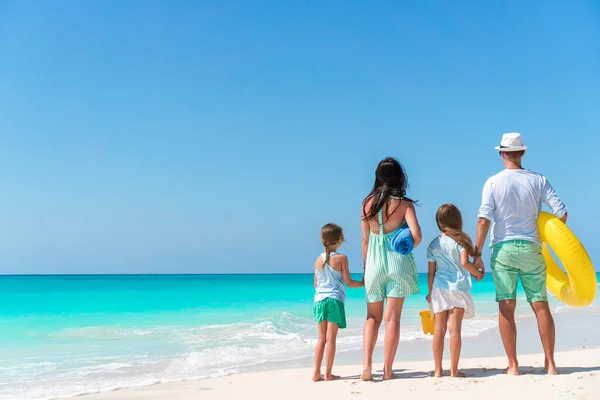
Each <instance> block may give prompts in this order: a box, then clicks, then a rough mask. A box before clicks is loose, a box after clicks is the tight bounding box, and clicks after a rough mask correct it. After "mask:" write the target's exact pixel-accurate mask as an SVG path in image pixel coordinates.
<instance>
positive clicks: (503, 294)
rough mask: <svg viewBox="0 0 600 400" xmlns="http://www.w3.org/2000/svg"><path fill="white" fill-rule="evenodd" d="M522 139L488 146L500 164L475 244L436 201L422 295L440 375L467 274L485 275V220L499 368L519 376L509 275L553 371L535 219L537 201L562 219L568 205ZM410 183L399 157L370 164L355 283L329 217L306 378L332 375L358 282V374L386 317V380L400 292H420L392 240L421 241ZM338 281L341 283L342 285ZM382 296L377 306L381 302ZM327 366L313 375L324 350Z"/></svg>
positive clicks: (486, 191)
mask: <svg viewBox="0 0 600 400" xmlns="http://www.w3.org/2000/svg"><path fill="white" fill-rule="evenodd" d="M526 149H527V147H526V146H524V145H523V142H522V138H521V135H520V134H518V133H507V134H505V135H504V136H503V137H502V141H501V144H500V146H498V147H496V150H497V151H499V153H500V157H501V158H502V161H503V163H504V167H505V169H504V170H503V171H502V172H500V173H498V174H496V175H494V176H492V177H491V178H489V179H488V180H487V182H486V183H485V185H484V187H483V195H482V202H481V207H480V208H479V220H478V223H477V231H476V232H477V233H476V239H475V243H474V244H473V242H472V241H471V238H470V237H469V235H467V234H466V233H464V231H463V226H462V216H461V213H460V211H459V210H458V208H457V207H455V206H454V205H452V204H444V205H442V206H441V207H440V208H439V209H438V211H437V214H436V221H437V225H438V227H439V229H440V232H441V233H440V235H439V236H438V237H436V238H435V239H434V240H433V241H432V242H431V244H430V245H429V247H428V249H427V260H428V263H429V274H428V286H429V293H428V295H427V301H428V302H429V303H430V309H431V310H432V311H433V313H434V318H435V332H434V339H433V355H434V362H435V376H437V377H441V376H442V374H443V369H442V354H443V350H444V338H445V336H446V333H447V331H449V332H450V354H451V369H450V374H451V376H453V377H461V376H463V374H462V373H461V372H460V371H459V369H458V361H459V356H460V351H461V344H462V340H461V325H462V320H463V318H472V317H473V316H474V315H475V307H474V304H473V299H472V298H471V293H470V291H471V276H473V277H474V278H475V279H476V280H477V281H479V280H481V279H482V278H483V276H484V275H485V272H486V271H485V266H484V263H483V260H482V259H481V249H482V248H483V246H484V243H485V241H486V238H487V235H488V232H489V230H490V226H491V229H492V232H491V261H490V267H491V270H492V276H493V279H494V284H495V287H496V301H497V302H498V308H499V317H498V319H499V329H500V335H501V337H502V342H503V344H504V349H505V351H506V355H507V357H508V369H507V373H508V374H512V375H517V374H518V373H519V369H518V367H519V365H518V360H517V350H516V346H517V343H516V342H517V329H516V325H515V306H516V289H517V280H518V279H519V278H520V280H521V284H522V286H523V289H524V291H525V294H526V296H527V301H528V302H529V303H530V304H531V308H532V309H533V311H534V313H535V316H536V317H537V322H538V326H539V332H540V337H541V341H542V345H543V348H544V353H545V370H546V372H547V373H548V374H556V366H555V363H554V332H555V330H554V320H553V318H552V314H551V313H550V308H549V307H548V298H547V294H546V264H545V262H544V258H543V256H542V247H541V246H542V242H541V240H540V234H539V232H538V228H537V220H538V216H539V213H540V211H541V209H542V203H545V204H546V205H548V206H549V207H550V208H551V209H552V212H553V213H554V215H555V216H557V217H558V218H560V219H561V220H562V221H563V222H566V220H567V209H566V207H565V205H564V204H563V202H562V201H561V200H560V199H559V197H558V196H557V194H556V192H555V191H554V189H553V188H552V186H551V185H550V182H549V181H548V180H547V179H546V177H545V176H543V175H540V174H538V173H535V172H532V171H529V170H526V169H524V168H523V167H522V163H521V162H522V159H523V156H524V154H525V150H526ZM407 186H408V183H407V179H406V174H405V173H404V170H403V169H402V166H401V165H400V163H399V162H398V161H397V160H395V159H393V158H386V159H384V160H383V161H381V162H380V163H379V165H378V166H377V170H376V171H375V184H374V185H373V190H372V191H371V193H369V195H368V196H367V197H366V198H365V200H364V201H363V206H362V218H361V220H362V237H363V240H362V255H363V261H364V265H365V271H364V275H363V280H362V281H355V280H352V278H351V277H350V272H349V269H348V259H347V258H346V256H344V255H343V254H340V253H337V250H338V249H339V247H340V246H341V245H342V243H343V241H344V234H343V231H342V228H340V227H339V226H337V225H335V224H327V225H325V226H324V227H323V228H322V229H321V241H322V243H323V246H324V250H325V251H324V252H323V253H322V254H321V255H319V257H318V258H317V260H316V261H315V266H314V270H315V282H314V284H315V290H316V294H315V303H314V306H313V312H314V316H315V320H316V322H317V324H318V329H319V339H318V342H317V346H316V350H315V370H314V376H313V380H314V381H319V380H322V379H325V380H335V379H338V378H339V377H337V376H335V375H333V374H332V367H333V360H334V357H335V350H336V337H337V333H338V329H340V328H342V329H343V328H345V327H346V316H345V311H344V302H345V300H346V291H345V285H347V286H348V287H351V288H358V287H362V286H364V287H365V291H366V298H367V320H366V322H365V327H364V338H363V343H364V363H363V372H362V375H361V379H363V380H371V379H372V365H373V351H374V349H375V344H376V343H377V336H378V333H379V327H380V325H381V323H382V322H384V323H385V338H384V366H383V378H384V379H392V378H394V374H393V368H392V366H393V362H394V358H395V356H396V350H397V348H398V342H399V340H400V316H401V314H402V307H403V305H404V299H405V298H406V297H408V296H411V295H414V294H418V293H419V285H418V274H417V269H416V265H415V261H414V258H413V255H412V253H409V254H406V255H404V254H401V253H399V252H397V251H396V250H395V249H394V246H393V245H392V240H393V239H394V237H395V235H396V234H397V233H398V231H399V230H401V229H406V227H408V229H409V230H410V234H411V235H412V239H413V246H414V248H416V247H417V246H418V245H419V243H420V242H421V240H422V238H421V228H420V227H419V222H418V220H417V215H416V212H415V202H414V201H413V200H411V199H410V198H408V197H406V189H407ZM344 284H345V285H344ZM384 302H385V305H384ZM324 356H325V358H326V368H325V374H321V364H322V362H323V357H324Z"/></svg>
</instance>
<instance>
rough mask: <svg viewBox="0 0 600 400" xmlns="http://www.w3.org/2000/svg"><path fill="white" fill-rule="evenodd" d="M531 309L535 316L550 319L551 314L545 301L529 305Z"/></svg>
mask: <svg viewBox="0 0 600 400" xmlns="http://www.w3.org/2000/svg"><path fill="white" fill-rule="evenodd" d="M531 309H532V310H533V312H534V313H535V315H537V316H546V317H549V318H552V313H551V312H550V305H549V304H548V302H547V301H536V302H534V303H531Z"/></svg>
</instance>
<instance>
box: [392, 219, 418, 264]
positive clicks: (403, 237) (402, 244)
mask: <svg viewBox="0 0 600 400" xmlns="http://www.w3.org/2000/svg"><path fill="white" fill-rule="evenodd" d="M391 245H392V250H394V251H395V252H396V253H400V254H402V255H403V256H407V255H409V254H410V252H411V251H413V248H414V245H415V242H414V241H413V237H412V234H411V233H410V229H408V225H406V224H404V225H402V226H401V227H400V228H399V229H398V231H397V232H396V233H395V234H394V236H392V240H391Z"/></svg>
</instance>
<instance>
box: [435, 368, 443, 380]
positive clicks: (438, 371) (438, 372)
mask: <svg viewBox="0 0 600 400" xmlns="http://www.w3.org/2000/svg"><path fill="white" fill-rule="evenodd" d="M442 375H444V370H443V369H441V368H436V369H435V371H433V376H435V377H436V378H441V377H442Z"/></svg>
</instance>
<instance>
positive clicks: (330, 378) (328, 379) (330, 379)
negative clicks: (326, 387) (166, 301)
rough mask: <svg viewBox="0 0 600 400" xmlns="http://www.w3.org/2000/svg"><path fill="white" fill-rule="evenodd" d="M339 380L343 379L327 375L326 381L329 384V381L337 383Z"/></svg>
mask: <svg viewBox="0 0 600 400" xmlns="http://www.w3.org/2000/svg"><path fill="white" fill-rule="evenodd" d="M338 379H342V378H341V377H340V376H337V375H333V374H331V375H325V381H327V382H329V381H337V380H338Z"/></svg>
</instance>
